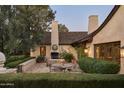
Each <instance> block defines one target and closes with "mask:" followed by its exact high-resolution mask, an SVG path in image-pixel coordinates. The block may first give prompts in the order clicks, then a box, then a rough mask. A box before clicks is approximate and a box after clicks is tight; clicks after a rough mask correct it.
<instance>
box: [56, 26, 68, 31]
mask: <svg viewBox="0 0 124 93" xmlns="http://www.w3.org/2000/svg"><path fill="white" fill-rule="evenodd" d="M58 30H59V31H60V32H68V31H69V30H68V28H67V27H66V26H65V25H63V24H59V25H58Z"/></svg>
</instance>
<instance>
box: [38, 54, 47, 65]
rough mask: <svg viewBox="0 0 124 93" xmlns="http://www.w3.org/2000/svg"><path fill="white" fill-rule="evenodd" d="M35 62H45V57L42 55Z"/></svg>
mask: <svg viewBox="0 0 124 93" xmlns="http://www.w3.org/2000/svg"><path fill="white" fill-rule="evenodd" d="M36 62H37V63H41V62H46V58H45V56H43V55H40V56H38V57H37V58H36Z"/></svg>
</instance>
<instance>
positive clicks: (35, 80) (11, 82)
mask: <svg viewBox="0 0 124 93" xmlns="http://www.w3.org/2000/svg"><path fill="white" fill-rule="evenodd" d="M0 87H14V88H99V87H101V88H114V87H115V88H123V87H124V75H117V74H76V73H75V74H74V73H42V74H1V75H0Z"/></svg>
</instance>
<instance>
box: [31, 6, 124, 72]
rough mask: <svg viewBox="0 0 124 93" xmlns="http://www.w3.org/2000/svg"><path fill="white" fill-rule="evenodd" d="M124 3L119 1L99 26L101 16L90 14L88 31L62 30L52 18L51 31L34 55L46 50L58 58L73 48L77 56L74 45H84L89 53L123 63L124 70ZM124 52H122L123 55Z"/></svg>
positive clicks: (72, 51) (46, 52)
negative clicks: (120, 4)
mask: <svg viewBox="0 0 124 93" xmlns="http://www.w3.org/2000/svg"><path fill="white" fill-rule="evenodd" d="M123 15H124V6H123V5H122V6H119V5H116V6H114V8H113V9H112V11H111V12H110V14H109V15H108V16H107V18H106V19H105V20H104V22H103V23H102V24H101V25H100V26H99V22H98V16H97V15H91V16H89V22H88V31H87V32H59V31H58V24H57V21H53V22H52V31H51V32H46V33H45V34H44V37H43V41H41V46H37V48H36V49H35V51H31V56H37V55H40V54H41V53H43V54H44V55H46V57H48V58H53V59H54V58H58V54H59V53H61V52H62V51H63V50H66V51H69V52H71V53H72V54H73V55H74V56H75V57H76V58H77V55H78V53H77V51H76V49H75V46H80V47H81V48H84V49H85V50H84V51H85V53H86V54H87V56H89V57H93V58H97V59H103V60H112V61H116V62H119V63H120V65H121V70H120V73H124V53H123V52H122V50H123V48H124V18H123ZM122 55H123V56H122Z"/></svg>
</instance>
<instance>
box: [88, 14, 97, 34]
mask: <svg viewBox="0 0 124 93" xmlns="http://www.w3.org/2000/svg"><path fill="white" fill-rule="evenodd" d="M97 28H98V15H91V16H89V23H88V34H90V33H92V32H94V31H95V30H96V29H97Z"/></svg>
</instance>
